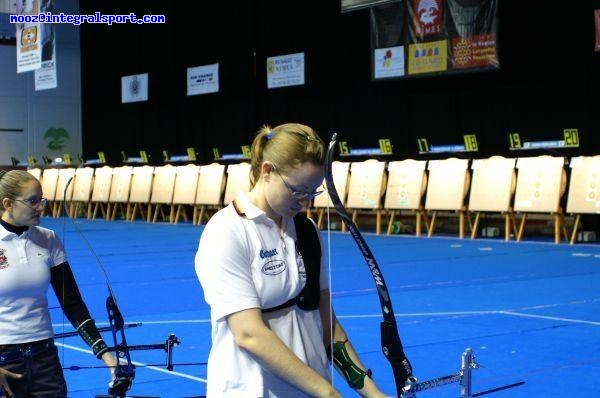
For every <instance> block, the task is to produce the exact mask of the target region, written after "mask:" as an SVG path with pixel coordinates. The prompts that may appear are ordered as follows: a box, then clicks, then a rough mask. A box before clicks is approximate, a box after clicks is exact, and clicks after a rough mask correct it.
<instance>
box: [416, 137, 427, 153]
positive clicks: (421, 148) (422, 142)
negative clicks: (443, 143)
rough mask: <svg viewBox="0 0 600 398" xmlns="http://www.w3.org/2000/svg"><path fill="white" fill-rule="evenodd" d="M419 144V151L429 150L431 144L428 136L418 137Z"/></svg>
mask: <svg viewBox="0 0 600 398" xmlns="http://www.w3.org/2000/svg"><path fill="white" fill-rule="evenodd" d="M417 146H418V147H419V153H427V152H429V145H428V144H427V139H426V138H417Z"/></svg>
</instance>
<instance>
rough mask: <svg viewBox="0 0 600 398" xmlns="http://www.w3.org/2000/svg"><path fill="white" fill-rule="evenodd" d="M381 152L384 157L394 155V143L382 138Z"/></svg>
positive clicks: (380, 142) (380, 141) (380, 143)
mask: <svg viewBox="0 0 600 398" xmlns="http://www.w3.org/2000/svg"><path fill="white" fill-rule="evenodd" d="M379 150H380V151H381V154H382V155H391V154H392V143H391V141H390V140H389V139H387V138H382V139H380V140H379Z"/></svg>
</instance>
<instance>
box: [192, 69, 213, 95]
mask: <svg viewBox="0 0 600 398" xmlns="http://www.w3.org/2000/svg"><path fill="white" fill-rule="evenodd" d="M218 92H219V64H218V63H217V64H211V65H204V66H196V67H192V68H187V95H188V96H190V95H198V94H208V93H218Z"/></svg>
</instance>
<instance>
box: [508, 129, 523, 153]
mask: <svg viewBox="0 0 600 398" xmlns="http://www.w3.org/2000/svg"><path fill="white" fill-rule="evenodd" d="M508 145H509V148H510V149H511V150H514V149H521V148H522V147H523V145H522V144H521V136H520V135H519V133H510V134H509V135H508Z"/></svg>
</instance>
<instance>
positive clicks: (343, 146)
mask: <svg viewBox="0 0 600 398" xmlns="http://www.w3.org/2000/svg"><path fill="white" fill-rule="evenodd" d="M338 146H339V148H340V156H348V155H350V148H349V147H348V141H340V142H339V143H338Z"/></svg>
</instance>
